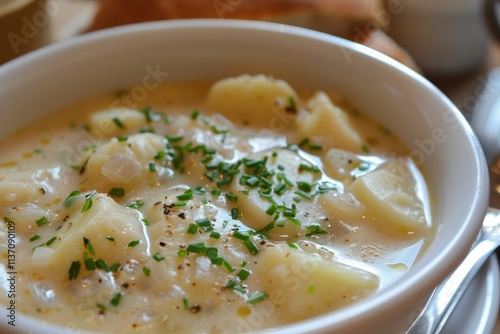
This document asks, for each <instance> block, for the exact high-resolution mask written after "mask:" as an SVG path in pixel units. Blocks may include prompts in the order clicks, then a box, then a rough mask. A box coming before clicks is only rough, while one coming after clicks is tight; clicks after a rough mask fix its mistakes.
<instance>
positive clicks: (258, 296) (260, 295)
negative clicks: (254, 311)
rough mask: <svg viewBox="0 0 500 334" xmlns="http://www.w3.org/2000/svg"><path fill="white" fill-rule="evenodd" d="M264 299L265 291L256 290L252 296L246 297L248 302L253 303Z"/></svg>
mask: <svg viewBox="0 0 500 334" xmlns="http://www.w3.org/2000/svg"><path fill="white" fill-rule="evenodd" d="M266 299H267V293H265V292H257V293H255V294H253V295H252V296H250V297H248V298H247V300H246V302H247V303H248V304H255V303H258V302H261V301H263V300H266Z"/></svg>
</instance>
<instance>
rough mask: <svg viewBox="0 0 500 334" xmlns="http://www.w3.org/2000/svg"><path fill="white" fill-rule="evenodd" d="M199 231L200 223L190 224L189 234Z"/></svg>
mask: <svg viewBox="0 0 500 334" xmlns="http://www.w3.org/2000/svg"><path fill="white" fill-rule="evenodd" d="M196 232H198V225H196V224H189V227H188V229H187V233H188V234H196Z"/></svg>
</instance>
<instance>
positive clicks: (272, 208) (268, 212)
mask: <svg viewBox="0 0 500 334" xmlns="http://www.w3.org/2000/svg"><path fill="white" fill-rule="evenodd" d="M276 210H278V207H277V206H276V205H274V204H273V205H271V206H270V207H269V208H267V210H266V214H267V215H268V216H272V215H273V214H274V213H275V212H276Z"/></svg>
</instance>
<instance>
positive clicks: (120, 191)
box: [108, 188, 125, 197]
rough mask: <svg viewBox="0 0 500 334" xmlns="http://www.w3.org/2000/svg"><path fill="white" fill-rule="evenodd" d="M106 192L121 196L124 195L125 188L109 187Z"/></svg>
mask: <svg viewBox="0 0 500 334" xmlns="http://www.w3.org/2000/svg"><path fill="white" fill-rule="evenodd" d="M108 194H109V195H110V196H113V197H123V196H125V189H123V188H111V189H110V190H109V191H108Z"/></svg>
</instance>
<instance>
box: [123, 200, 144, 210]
mask: <svg viewBox="0 0 500 334" xmlns="http://www.w3.org/2000/svg"><path fill="white" fill-rule="evenodd" d="M143 205H144V202H143V201H141V200H137V201H132V202H128V203H127V204H125V206H126V207H127V208H131V209H136V210H138V209H140V208H141V207H142V206H143Z"/></svg>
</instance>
